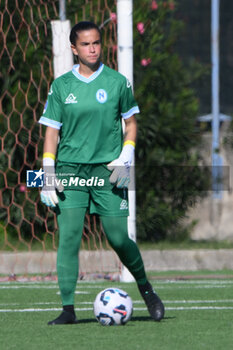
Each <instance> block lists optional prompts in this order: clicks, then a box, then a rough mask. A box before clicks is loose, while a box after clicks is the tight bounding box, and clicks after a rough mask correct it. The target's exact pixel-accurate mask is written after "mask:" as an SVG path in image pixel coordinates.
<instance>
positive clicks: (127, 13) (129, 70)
mask: <svg viewBox="0 0 233 350" xmlns="http://www.w3.org/2000/svg"><path fill="white" fill-rule="evenodd" d="M117 19H118V22H117V25H118V27H117V42H118V71H119V72H120V73H121V74H123V75H124V76H126V78H127V79H128V80H129V82H130V83H131V86H132V88H133V1H132V0H117ZM132 165H133V166H132V167H131V180H133V181H132V182H133V184H135V181H134V178H135V174H134V170H135V167H134V160H133V163H132ZM135 204H136V195H135V188H133V186H132V184H131V185H130V190H129V217H128V234H129V237H130V238H131V239H133V240H134V241H136V213H135V212H136V205H135ZM120 279H121V281H122V282H132V281H134V278H133V276H132V275H131V273H130V272H129V270H128V269H127V268H126V267H125V266H122V269H121V276H120Z"/></svg>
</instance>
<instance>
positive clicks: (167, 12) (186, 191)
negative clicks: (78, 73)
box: [134, 0, 208, 241]
mask: <svg viewBox="0 0 233 350" xmlns="http://www.w3.org/2000/svg"><path fill="white" fill-rule="evenodd" d="M175 9H176V3H175V2H174V1H172V0H170V1H155V0H153V1H143V2H142V1H140V0H135V1H134V27H135V28H134V30H135V31H134V72H135V76H134V84H135V85H134V87H135V97H136V100H137V102H138V103H139V106H140V109H141V114H140V115H139V116H138V118H137V119H138V129H139V132H138V141H137V149H136V184H137V208H138V209H137V226H138V230H137V236H138V238H139V239H141V240H150V241H158V240H162V239H165V238H167V239H171V240H173V239H176V240H177V239H181V238H184V237H186V235H187V233H188V232H189V230H190V228H191V226H189V227H187V226H186V227H185V226H184V225H182V219H183V218H184V217H185V216H186V213H187V210H188V208H189V207H190V206H191V205H194V204H195V202H196V200H197V199H198V198H199V197H200V196H203V195H204V193H205V192H204V190H205V189H207V186H208V185H207V183H206V182H208V180H206V179H207V178H208V176H206V175H208V174H206V172H205V171H203V170H204V169H203V168H201V167H199V166H198V164H199V161H200V153H199V150H198V146H199V145H200V143H201V134H200V130H199V128H198V125H197V122H196V118H197V115H198V108H199V104H198V100H197V98H196V95H195V91H194V90H193V89H192V88H191V86H192V84H194V83H195V81H196V80H197V79H199V78H200V77H201V76H202V75H203V73H204V72H205V71H206V68H203V67H202V66H201V65H200V64H197V63H195V64H193V65H192V66H190V67H185V66H184V65H183V63H182V61H181V59H180V57H179V55H178V53H177V52H176V50H175V47H176V42H177V40H179V36H180V35H182V30H183V29H184V26H183V23H182V22H181V21H178V20H176V19H175V15H174V12H175Z"/></svg>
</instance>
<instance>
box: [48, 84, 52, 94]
mask: <svg viewBox="0 0 233 350" xmlns="http://www.w3.org/2000/svg"><path fill="white" fill-rule="evenodd" d="M52 93H53V87H52V85H51V88H50V90H49V93H48V95H52Z"/></svg>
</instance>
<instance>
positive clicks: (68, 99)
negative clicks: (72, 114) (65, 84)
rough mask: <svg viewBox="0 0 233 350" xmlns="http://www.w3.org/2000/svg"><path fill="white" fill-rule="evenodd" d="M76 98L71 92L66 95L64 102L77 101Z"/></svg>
mask: <svg viewBox="0 0 233 350" xmlns="http://www.w3.org/2000/svg"><path fill="white" fill-rule="evenodd" d="M76 99H77V97H75V96H74V95H73V94H69V96H68V97H66V100H65V104H70V103H77V102H78V101H77V100H76Z"/></svg>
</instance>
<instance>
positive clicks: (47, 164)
mask: <svg viewBox="0 0 233 350" xmlns="http://www.w3.org/2000/svg"><path fill="white" fill-rule="evenodd" d="M43 170H44V172H45V173H44V179H45V181H46V180H47V184H46V183H45V184H44V186H43V188H42V191H41V193H40V198H41V201H42V202H43V203H44V204H45V205H47V206H48V207H53V208H54V207H56V204H57V203H58V197H57V193H56V189H57V190H58V192H62V191H63V190H64V187H63V186H62V184H61V183H58V181H56V179H57V178H56V176H55V162H54V160H53V159H52V158H43Z"/></svg>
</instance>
